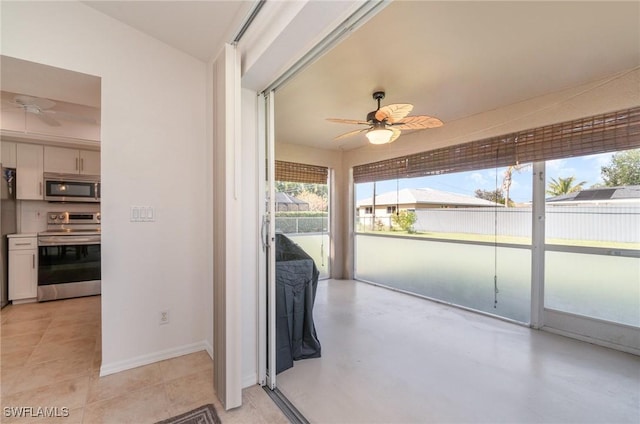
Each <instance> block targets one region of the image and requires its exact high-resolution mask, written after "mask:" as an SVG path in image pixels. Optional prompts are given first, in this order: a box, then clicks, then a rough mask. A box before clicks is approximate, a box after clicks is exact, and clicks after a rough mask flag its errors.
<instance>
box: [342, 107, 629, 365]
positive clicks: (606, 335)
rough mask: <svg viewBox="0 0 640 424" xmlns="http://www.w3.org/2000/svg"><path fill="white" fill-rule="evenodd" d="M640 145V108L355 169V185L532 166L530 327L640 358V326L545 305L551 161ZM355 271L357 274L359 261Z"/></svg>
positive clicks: (356, 232) (354, 264)
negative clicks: (547, 190)
mask: <svg viewBox="0 0 640 424" xmlns="http://www.w3.org/2000/svg"><path fill="white" fill-rule="evenodd" d="M639 147H640V107H633V108H628V109H623V110H619V111H615V112H609V113H602V114H598V115H594V116H590V117H586V118H581V119H575V120H571V121H566V122H561V123H556V124H552V125H547V126H543V127H538V128H532V129H528V130H523V131H518V132H514V133H510V134H506V135H501V136H495V137H490V138H485V139H482V140H477V141H471V142H467V143H463V144H459V145H454V146H449V147H444V148H439V149H434V150H430V151H425V152H420V153H415V154H410V155H406V156H401V157H397V158H392V159H386V160H382V161H378V162H373V163H368V164H363V165H358V166H354V167H353V170H352V172H353V174H352V175H353V178H352V181H353V184H354V187H355V184H358V183H367V182H376V181H384V180H392V179H403V178H414V177H425V176H432V175H441V174H448V173H458V172H465V171H474V170H478V169H489V168H495V169H498V168H500V167H508V166H513V165H517V164H521V163H532V164H533V176H532V191H533V201H532V223H531V226H532V227H531V229H532V239H531V245H530V249H531V305H530V306H531V316H530V320H529V323H528V325H530V326H531V327H533V328H543V329H545V330H548V331H552V332H556V333H560V334H563V335H566V336H570V337H574V338H578V339H583V340H587V341H590V342H595V343H598V344H602V345H605V346H608V347H613V348H616V349H620V350H625V351H628V352H631V353H635V354H640V343H639V341H640V328H638V327H634V326H627V325H624V324H619V323H615V322H606V321H602V320H598V319H594V318H592V317H589V316H580V315H573V314H571V313H564V312H562V311H557V310H555V309H549V308H547V307H545V304H544V303H545V300H544V283H545V282H544V280H545V271H544V269H545V260H546V259H545V252H546V250H547V249H546V244H545V226H544V222H545V214H546V211H545V187H546V185H545V180H546V176H545V173H546V171H545V162H546V161H548V160H554V159H565V158H571V157H579V156H586V155H591V154H598V153H609V152H618V151H624V150H630V149H634V148H639ZM354 205H355V190H354ZM352 216H355V211H352ZM354 230H355V227H354ZM357 235H358V231H357V230H355V231H354V238H355V237H356V236H357ZM353 248H354V258H355V257H356V256H357V255H356V253H355V252H356V250H357V243H355V242H354V244H353ZM551 250H553V249H551ZM627 253H629V254H630V255H631V256H632V257H640V252H637V251H633V252H627ZM612 254H613V253H612ZM353 272H354V274H355V272H356V260H355V259H354V262H353ZM356 278H357V276H356ZM435 300H437V299H435ZM445 303H446V302H445ZM463 307H464V306H463ZM614 334H615V335H614ZM617 340H623V341H624V343H622V344H617V342H616V341H617Z"/></svg>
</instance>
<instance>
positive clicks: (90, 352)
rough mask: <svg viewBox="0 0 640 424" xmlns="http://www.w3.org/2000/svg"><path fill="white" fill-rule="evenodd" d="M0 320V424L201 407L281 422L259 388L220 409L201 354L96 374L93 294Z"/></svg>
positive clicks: (131, 416)
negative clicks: (53, 411)
mask: <svg viewBox="0 0 640 424" xmlns="http://www.w3.org/2000/svg"><path fill="white" fill-rule="evenodd" d="M0 315H1V321H0V323H1V325H0V333H1V340H0V354H1V362H0V377H1V379H0V385H1V389H0V390H1V392H0V393H1V398H2V399H1V402H0V403H1V406H2V410H1V411H0V422H2V423H14V422H18V423H31V422H38V423H41V422H59V423H64V424H73V423H89V424H94V423H96V424H97V423H136V424H142V423H154V422H157V421H159V420H162V419H165V418H168V417H171V416H174V415H178V414H180V413H183V412H186V411H189V410H191V409H193V408H196V407H198V406H200V405H203V404H206V403H213V404H214V405H215V407H216V410H217V411H218V415H219V416H220V418H221V420H222V421H223V422H225V423H288V420H287V419H286V417H285V416H284V415H283V414H282V412H281V411H280V410H279V409H278V408H277V406H276V405H275V404H274V403H273V402H272V401H271V399H270V398H269V397H268V396H267V394H266V393H265V392H264V391H263V390H262V389H261V388H260V387H258V386H254V387H251V388H248V389H245V390H244V392H243V406H242V407H241V408H237V409H234V410H232V411H229V412H226V411H224V409H223V408H222V405H221V404H220V403H219V401H218V400H217V398H216V396H215V392H214V390H213V362H212V360H211V358H210V357H209V355H208V354H207V353H206V352H205V351H201V352H197V353H193V354H190V355H185V356H181V357H178V358H173V359H169V360H166V361H162V362H158V363H154V364H151V365H147V366H143V367H139V368H135V369H132V370H128V371H124V372H120V373H117V374H112V375H108V376H105V377H102V378H101V377H99V372H100V360H101V337H100V297H99V296H93V297H85V298H77V299H67V300H59V301H53V302H46V303H33V304H25V305H10V306H8V307H6V308H4V309H2V311H1V312H0ZM5 407H34V408H37V407H58V408H63V407H64V408H68V411H69V414H68V417H64V418H63V417H59V418H53V419H48V420H44V419H41V418H34V417H29V418H14V417H7V416H6V415H5ZM34 412H37V410H35V409H34ZM58 412H59V414H60V415H63V414H64V410H62V409H59V410H58Z"/></svg>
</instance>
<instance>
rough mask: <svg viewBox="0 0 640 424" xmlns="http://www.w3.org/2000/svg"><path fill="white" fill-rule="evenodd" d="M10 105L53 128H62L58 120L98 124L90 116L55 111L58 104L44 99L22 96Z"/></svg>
mask: <svg viewBox="0 0 640 424" xmlns="http://www.w3.org/2000/svg"><path fill="white" fill-rule="evenodd" d="M9 103H10V104H11V105H13V106H16V107H19V108H21V109H23V110H24V111H25V112H26V113H31V114H33V115H35V116H36V117H37V118H38V119H40V120H41V121H42V122H44V123H45V124H47V125H50V126H52V127H59V126H60V121H58V119H62V120H69V121H78V122H85V123H89V124H96V123H97V121H96V120H95V119H94V118H91V117H88V116H84V115H77V114H74V113H69V112H63V111H58V110H53V107H54V106H55V105H56V102H54V101H53V100H49V99H45V98H42V97H33V96H27V95H23V94H20V95H17V96H15V97H14V98H13V102H9Z"/></svg>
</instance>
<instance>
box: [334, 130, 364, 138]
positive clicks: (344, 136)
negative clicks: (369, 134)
mask: <svg viewBox="0 0 640 424" xmlns="http://www.w3.org/2000/svg"><path fill="white" fill-rule="evenodd" d="M365 131H369V128H363V129H361V130H354V131H349V132H348V133H344V134H342V135H339V136H337V137H336V138H334V140H341V139H343V138H347V137H351V136H352V135H356V134H359V133H362V132H365Z"/></svg>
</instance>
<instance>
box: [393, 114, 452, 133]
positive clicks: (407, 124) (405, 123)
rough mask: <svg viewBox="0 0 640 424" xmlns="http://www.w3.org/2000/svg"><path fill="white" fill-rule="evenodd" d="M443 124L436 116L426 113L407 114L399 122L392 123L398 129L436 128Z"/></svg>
mask: <svg viewBox="0 0 640 424" xmlns="http://www.w3.org/2000/svg"><path fill="white" fill-rule="evenodd" d="M442 125H443V123H442V121H441V120H439V119H438V118H434V117H432V116H427V115H416V116H407V117H406V118H404V119H402V120H401V121H400V122H396V123H395V124H393V127H394V128H397V129H399V130H422V129H424V128H437V127H441V126H442Z"/></svg>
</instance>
